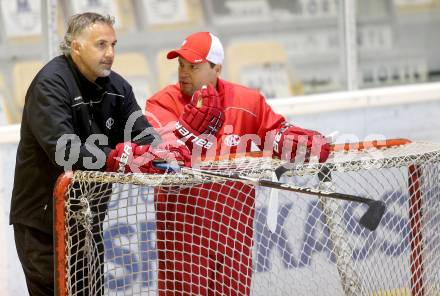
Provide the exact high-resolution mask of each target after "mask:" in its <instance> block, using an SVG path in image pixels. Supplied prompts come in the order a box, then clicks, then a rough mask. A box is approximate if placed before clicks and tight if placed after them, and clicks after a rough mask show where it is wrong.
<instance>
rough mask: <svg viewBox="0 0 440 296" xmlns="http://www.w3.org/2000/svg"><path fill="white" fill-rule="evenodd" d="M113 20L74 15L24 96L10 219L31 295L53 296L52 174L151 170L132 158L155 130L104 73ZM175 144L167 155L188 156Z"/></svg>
mask: <svg viewBox="0 0 440 296" xmlns="http://www.w3.org/2000/svg"><path fill="white" fill-rule="evenodd" d="M113 23H114V21H113V18H111V17H104V16H102V15H99V14H95V13H83V14H79V15H75V16H73V17H72V18H71V19H70V22H69V25H68V30H67V32H66V35H65V37H64V41H63V43H62V44H61V50H62V52H63V55H61V56H58V57H56V58H54V59H52V60H51V61H50V62H49V63H47V64H46V65H45V66H44V67H43V68H42V69H41V70H40V71H39V73H38V74H37V75H36V77H35V78H34V80H33V81H32V83H31V85H30V87H29V89H28V91H27V94H26V100H25V105H24V109H23V118H22V123H21V139H20V143H19V145H18V150H17V160H16V168H15V179H14V189H13V193H12V204H11V214H10V223H11V224H13V226H14V234H15V242H16V248H17V253H18V256H19V259H20V261H21V264H22V267H23V270H24V273H25V277H26V282H27V286H28V290H29V293H30V295H53V293H54V275H53V270H54V269H53V231H52V224H53V218H52V212H53V210H52V191H53V188H54V184H55V181H56V179H57V177H58V176H59V175H60V174H61V173H62V172H63V171H64V170H72V169H73V170H75V169H83V170H84V169H87V170H107V171H119V172H131V171H142V172H151V171H154V169H153V168H152V165H151V157H150V158H149V159H150V161H142V162H139V161H135V160H136V159H139V157H141V156H145V152H149V153H152V154H153V155H157V154H155V153H153V152H152V151H155V150H154V148H152V147H150V145H149V144H152V143H153V140H154V139H155V138H156V134H155V133H154V131H153V130H152V128H151V126H150V124H149V123H148V122H147V120H146V119H145V117H144V116H143V115H142V112H141V109H140V107H139V106H138V104H137V103H136V100H135V97H134V94H133V91H132V88H131V86H130V84H129V83H128V82H127V81H126V80H124V79H123V78H122V77H121V76H119V75H118V74H117V73H115V72H112V71H111V66H112V63H113V59H114V47H115V45H116V42H117V40H116V35H115V31H114V29H113ZM181 149H183V147H182V148H178V149H172V151H173V152H170V153H169V157H170V158H174V159H175V158H180V159H182V158H184V159H185V161H187V155H186V151H183V150H181ZM126 154H128V155H126ZM124 156H128V157H124ZM162 156H163V155H162ZM142 159H144V158H142ZM139 163H140V164H139ZM107 199H108V198H107ZM101 292H102V291H101ZM101 292H98V294H101ZM86 293H89V292H86V291H85V290H84V291H83V294H86Z"/></svg>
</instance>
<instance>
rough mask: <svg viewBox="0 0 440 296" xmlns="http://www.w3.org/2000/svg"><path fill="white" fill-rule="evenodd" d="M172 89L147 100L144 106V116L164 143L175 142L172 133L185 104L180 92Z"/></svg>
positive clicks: (169, 87) (167, 89)
mask: <svg viewBox="0 0 440 296" xmlns="http://www.w3.org/2000/svg"><path fill="white" fill-rule="evenodd" d="M174 88H175V86H168V87H166V88H164V89H163V90H161V91H159V92H158V93H156V94H155V95H153V96H152V97H151V98H149V99H148V100H147V102H146V105H145V116H146V117H147V119H148V121H149V122H150V124H151V125H152V126H153V127H154V128H155V129H156V130H157V131H158V132H159V135H160V136H161V138H162V141H163V142H165V143H168V142H175V141H177V137H176V136H175V135H174V133H173V131H174V129H175V126H176V122H177V120H178V118H179V116H180V114H181V113H182V112H183V107H184V104H185V103H184V102H183V98H182V97H181V95H180V91H178V90H175V89H174Z"/></svg>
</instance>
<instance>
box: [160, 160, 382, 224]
mask: <svg viewBox="0 0 440 296" xmlns="http://www.w3.org/2000/svg"><path fill="white" fill-rule="evenodd" d="M154 165H155V166H156V167H157V168H159V169H162V170H165V171H173V172H182V173H185V174H193V175H197V174H198V175H201V176H206V177H210V178H214V179H215V178H220V179H224V180H231V181H241V182H243V183H247V184H252V185H254V186H262V187H268V188H273V189H280V190H286V191H292V192H297V193H304V194H308V195H315V196H323V197H328V198H335V199H339V200H346V201H353V202H359V203H364V204H366V205H367V206H368V210H367V211H366V212H365V214H364V215H363V216H362V217H361V218H360V220H359V224H361V225H362V226H364V227H365V228H367V229H369V230H371V231H374V230H376V228H377V226H378V225H379V223H380V220H381V219H382V216H383V214H384V213H385V203H384V202H383V201H380V200H373V199H369V198H366V197H361V196H356V195H351V194H345V193H338V192H332V191H327V190H319V189H315V188H308V187H299V186H295V185H292V184H287V183H282V182H278V181H270V180H265V179H257V178H252V177H249V176H244V175H240V174H239V173H224V172H213V171H207V170H201V169H196V168H188V167H176V166H170V165H169V164H168V163H166V162H158V163H155V164H154ZM284 169H285V168H284Z"/></svg>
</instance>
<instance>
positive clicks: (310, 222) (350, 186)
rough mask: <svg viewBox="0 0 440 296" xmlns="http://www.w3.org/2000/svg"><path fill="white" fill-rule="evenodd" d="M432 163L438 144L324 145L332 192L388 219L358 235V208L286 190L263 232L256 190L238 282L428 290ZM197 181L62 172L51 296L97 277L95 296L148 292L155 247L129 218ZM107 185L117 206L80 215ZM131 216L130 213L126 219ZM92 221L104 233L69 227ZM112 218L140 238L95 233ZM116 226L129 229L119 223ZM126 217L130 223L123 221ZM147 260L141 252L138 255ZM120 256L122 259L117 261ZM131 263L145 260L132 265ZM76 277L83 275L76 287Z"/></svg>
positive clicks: (350, 290) (369, 291) (438, 228)
mask: <svg viewBox="0 0 440 296" xmlns="http://www.w3.org/2000/svg"><path fill="white" fill-rule="evenodd" d="M439 159H440V145H438V144H430V143H411V142H410V141H409V140H406V139H392V140H384V141H371V142H362V143H351V144H341V145H334V146H333V154H332V157H331V160H330V161H329V162H328V163H326V166H327V167H329V168H330V174H331V177H332V178H331V179H332V184H331V186H332V190H336V191H338V192H344V193H348V194H357V195H361V196H365V195H368V196H369V197H370V198H373V199H383V200H384V201H385V202H386V203H387V212H386V214H385V216H384V218H383V221H382V222H381V226H380V227H379V228H378V230H377V231H375V232H369V231H367V230H365V229H362V228H361V227H360V226H359V225H358V224H357V222H356V219H355V217H356V216H359V212H360V211H362V207H360V206H358V205H355V204H353V203H351V202H340V201H331V200H327V199H323V198H319V199H312V200H311V201H305V200H310V198H305V197H304V196H302V195H298V194H292V193H289V194H287V193H286V194H283V196H282V197H281V207H280V210H279V217H278V222H279V223H278V228H277V232H276V233H270V232H269V231H268V230H267V228H266V226H265V216H264V211H265V206H266V204H267V198H268V194H267V190H265V189H264V188H257V196H256V198H255V203H254V204H253V206H254V207H256V208H257V211H256V212H255V213H254V215H252V219H253V225H254V229H253V237H251V239H252V240H253V250H252V255H251V256H252V258H251V261H252V262H253V272H252V275H251V276H250V277H249V279H248V280H249V281H247V280H246V283H251V287H250V291H251V295H265V293H269V292H274V293H275V292H277V293H278V295H289V293H297V294H298V295H301V294H304V293H306V294H307V295H320V294H322V293H330V294H331V295H377V296H379V295H434V294H435V295H437V294H439V293H440V287H439V282H440V278H439V275H438V270H439V268H440V256H439V252H438V251H439V250H438V248H439V247H438V245H439V243H440V237H439V235H440V218H439V217H440V207H439V203H440V191H439V184H440V183H439V181H440V177H439V163H438V162H439ZM280 164H281V162H280V161H277V160H272V159H270V158H268V157H264V155H263V156H262V155H258V154H251V155H246V156H240V157H238V156H237V157H236V158H233V159H226V160H224V159H220V160H215V161H207V162H206V163H205V164H204V165H203V166H204V168H205V169H209V170H213V171H216V170H218V171H221V170H225V169H227V170H232V171H238V172H240V174H248V175H249V176H253V177H255V176H257V177H259V178H269V177H270V174H271V172H272V171H273V170H274V169H275V168H276V167H277V166H279V165H280ZM321 167H322V165H320V164H306V165H303V166H299V167H295V168H294V169H293V171H292V174H291V175H290V176H286V177H283V179H282V181H283V182H287V183H293V184H296V183H297V182H300V183H302V184H305V185H307V186H313V187H316V188H320V187H321V186H323V184H321V182H319V181H318V180H317V178H316V176H317V173H318V172H319V171H320V168H321ZM405 176H406V177H405ZM207 183H212V181H210V180H206V179H200V176H188V175H183V174H175V175H172V174H166V175H164V176H160V175H142V174H126V175H123V174H111V173H101V172H75V173H72V172H69V173H66V174H64V175H63V176H61V177H60V178H59V180H58V182H57V185H56V188H55V191H54V196H55V201H54V212H55V213H54V215H55V219H54V221H55V222H54V233H55V235H54V242H55V254H56V255H55V278H56V292H57V295H79V294H80V293H81V291H77V292H78V294H74V293H72V291H74V290H78V289H79V288H78V287H79V286H80V284H78V282H81V283H82V284H83V283H85V282H87V285H90V286H89V287H88V288H87V291H88V293H91V292H90V291H92V290H93V289H101V288H96V287H94V285H96V282H94V280H96V278H97V281H98V282H99V283H100V285H102V286H103V287H104V288H103V290H102V291H105V293H106V294H105V295H107V294H108V295H112V293H117V295H144V294H146V295H150V294H151V295H156V293H159V290H160V286H158V284H157V283H155V281H157V273H158V270H159V268H158V266H157V263H156V262H154V261H155V260H157V256H155V255H154V254H153V255H152V254H151V253H150V252H153V253H154V252H156V251H155V250H146V248H147V247H146V245H148V247H151V248H152V249H154V247H155V245H156V244H157V243H158V241H157V240H156V239H155V238H154V235H151V237H149V238H150V240H149V241H142V239H144V238H145V237H144V233H145V231H147V230H145V229H147V228H148V227H146V226H145V225H150V226H151V225H152V224H150V220H148V221H147V222H145V223H144V221H141V223H139V217H140V216H143V215H146V216H150V217H153V218H152V220H151V222H152V223H154V222H155V221H154V215H155V210H154V206H153V208H150V209H147V210H145V211H144V209H143V208H142V207H143V206H145V207H149V206H150V205H151V204H154V202H155V200H154V199H153V197H152V196H153V195H154V190H157V189H158V188H168V189H170V188H171V189H172V190H175V189H176V188H186V187H189V186H195V187H197V186H200V185H204V184H207ZM238 183H239V182H238ZM74 184H76V185H74ZM97 184H98V185H97ZM102 184H111V185H106V186H102ZM115 184H119V185H120V184H125V185H120V186H119V185H117V186H115ZM327 185H328V184H327ZM109 186H112V189H111V190H112V193H111V197H109V200H107V201H106V202H108V203H111V204H116V202H114V201H113V198H114V197H115V196H117V198H118V202H119V203H118V206H121V204H123V205H124V206H123V207H122V208H111V209H106V213H94V210H96V207H95V208H94V209H93V206H92V207H89V208H87V206H89V201H91V200H92V199H93V198H96V196H99V194H98V195H97V194H96V193H97V192H101V193H102V192H108V191H109ZM121 186H122V187H124V186H128V187H130V186H134V187H136V189H133V188H132V187H130V188H129V189H127V188H125V187H124V189H121V188H122V187H121ZM228 186H229V187H228ZM230 186H231V185H230V184H227V183H226V182H223V183H222V182H221V181H220V184H219V187H215V189H219V188H220V189H219V190H220V191H222V190H223V189H224V188H226V187H228V188H230ZM151 188H153V189H154V188H155V189H154V190H151ZM321 188H322V187H321ZM171 189H170V190H171ZM190 192H191V191H190ZM258 192H259V193H258ZM199 193H200V192H199ZM192 194H194V191H193V192H192ZM210 194H212V192H211V193H210ZM218 194H220V195H221V193H218ZM188 197H190V196H188ZM122 199H124V201H123V202H121V200H122ZM132 200H136V201H140V203H141V206H139V204H136V205H134V206H133V205H129V203H130V202H131V201H132ZM405 201H406V204H405ZM143 202H145V204H143ZM90 203H91V202H90ZM150 203H151V204H150ZM80 204H81V205H80ZM71 206H73V208H74V210H72V209H71V208H70V207H71ZM78 207H83V208H84V211H83V213H85V214H86V215H89V216H85V217H84V216H81V214H79V213H77V212H76V211H77V210H78ZM83 208H82V209H83ZM91 208H92V210H91ZM138 210H139V211H140V213H139V212H136V211H138ZM90 213H92V214H90ZM289 213H295V214H289ZM94 214H95V215H98V216H99V215H104V216H105V219H104V220H102V221H101V222H102V223H103V226H102V228H100V227H98V229H99V230H100V231H102V232H103V233H104V235H101V233H91V234H90V235H89V236H88V235H87V234H85V235H78V234H77V233H75V231H77V230H78V227H77V224H80V223H85V226H81V227H80V228H81V229H80V230H79V231H84V229H86V230H87V231H89V232H90V231H91V232H93V229H94V228H93V227H92V225H88V224H87V223H93V222H92V218H91V217H92V216H93V215H94ZM115 215H117V216H115ZM122 215H125V216H124V217H122ZM130 217H131V218H130ZM134 217H136V218H134ZM111 219H113V220H111ZM121 219H122V220H123V221H124V222H123V223H122V224H123V226H124V227H125V226H126V224H127V225H128V226H127V227H128V228H130V227H131V228H130V229H131V230H133V231H134V230H139V229H140V231H141V232H142V233H141V235H139V234H133V235H132V236H130V240H131V239H133V240H134V238H133V237H135V236H137V239H139V238H140V240H139V242H132V241H130V242H127V237H128V236H127V235H126V236H124V235H121V234H120V233H119V232H117V234H116V235H113V236H111V235H108V233H110V232H111V231H110V232H109V231H108V230H106V229H109V228H111V227H113V226H112V225H117V224H118V223H119V222H114V221H122V220H121ZM130 219H131V220H132V221H129V220H130ZM126 221H128V222H129V223H125V222H126ZM132 222H133V224H130V223H132ZM228 223H229V222H228ZM139 224H141V226H140V227H139ZM87 225H88V226H87ZM106 227H107V228H106ZM228 227H229V226H228ZM121 229H123V228H122V227H121ZM124 229H125V228H124ZM228 229H229V228H228ZM299 229H300V230H302V231H299V232H300V233H299V234H298V233H296V232H298V230H299ZM154 230H155V229H153V230H151V232H152V233H153V232H154ZM95 236H101V239H102V240H101V241H99V239H98V244H102V248H101V249H102V250H100V249H99V248H94V246H93V243H92V242H91V240H92V239H93V238H94V237H95ZM75 240H77V242H76V243H78V241H79V246H80V248H81V252H82V253H81V254H84V258H87V260H89V261H86V262H85V263H86V264H89V267H88V269H87V270H86V271H87V273H81V278H80V277H79V276H78V275H75V274H74V275H72V273H75V272H77V270H76V268H77V267H76V266H80V267H81V268H83V267H84V263H81V264H80V265H75V264H76V263H75V262H73V261H74V260H73V259H72V258H74V257H75V254H71V252H72V250H76V249H78V246H75V245H72V242H73V241H75ZM80 240H82V241H80ZM107 240H112V242H107ZM312 242H314V244H312ZM87 244H90V245H87ZM95 244H96V242H95ZM133 246H134V247H133ZM107 247H115V250H109V249H106V248H107ZM274 248H276V249H277V250H278V251H279V252H278V253H279V255H278V257H279V258H278V259H276V258H275V259H274V256H275V257H276V255H275V254H276V253H277V252H274ZM116 249H117V250H119V251H118V252H123V253H124V252H125V253H124V254H125V255H126V254H130V256H131V255H133V256H132V257H130V258H131V259H130V260H132V262H133V264H132V266H131V267H130V266H128V265H125V263H126V262H125V261H124V262H122V261H123V260H122V261H121V260H119V259H120V258H118V257H116V256H115V253H117V252H116ZM121 250H122V251H121ZM97 252H98V254H97ZM146 253H148V254H149V255H148V256H146V255H145V254H146ZM121 258H128V255H127V256H126V257H124V256H122V257H121ZM80 259H81V258H80ZM93 260H94V261H93ZM101 260H104V261H103V262H101ZM106 260H109V261H110V263H107V261H106ZM118 260H119V261H118ZM124 260H125V259H124ZM142 260H144V261H145V260H146V262H141V261H142ZM289 260H290V261H289ZM90 261H93V262H90ZM96 262H97V263H96ZM121 262H122V263H121ZM135 263H136V264H135ZM381 264H383V266H381ZM121 266H124V267H125V268H121ZM133 266H134V267H133ZM136 266H137V267H136ZM139 266H142V268H139ZM145 266H147V267H148V268H147V267H145ZM135 267H136V268H138V269H136V268H135ZM141 269H142V270H141ZM121 272H122V273H121ZM124 272H127V273H129V275H127V274H124ZM101 273H102V274H101ZM97 274H98V276H97ZM107 275H109V276H107ZM82 277H84V278H87V280H86V281H85V282H84V278H82ZM121 278H124V279H125V282H124V281H119V282H118V280H117V279H121ZM92 279H94V280H92ZM226 280H228V279H226ZM82 284H81V285H82ZM98 286H99V285H98ZM83 291H84V290H83ZM173 292H181V291H178V290H177V289H176V290H175V291H171V290H162V291H161V293H165V294H166V293H173ZM96 293H98V292H96ZM99 293H101V292H99ZM124 293H125V294H124ZM216 293H218V294H219V295H220V294H221V293H220V291H214V295H215V294H216ZM159 294H160V293H159ZM115 295H116V294H115Z"/></svg>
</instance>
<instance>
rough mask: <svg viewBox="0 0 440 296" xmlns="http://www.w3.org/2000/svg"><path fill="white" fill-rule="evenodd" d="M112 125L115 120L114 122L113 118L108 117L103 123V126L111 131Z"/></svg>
mask: <svg viewBox="0 0 440 296" xmlns="http://www.w3.org/2000/svg"><path fill="white" fill-rule="evenodd" d="M114 123H115V120H114V119H113V118H111V117H109V118H108V119H107V121H106V122H105V126H106V127H107V128H108V129H112V126H113V124H114Z"/></svg>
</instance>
